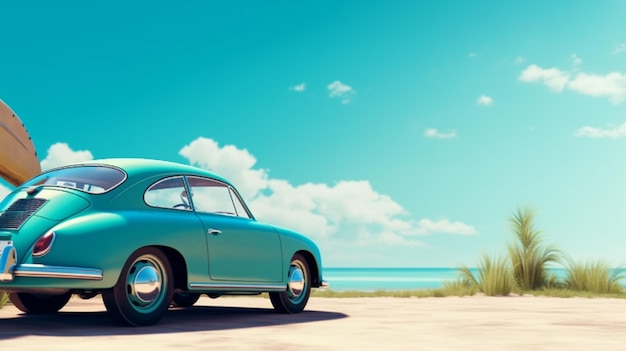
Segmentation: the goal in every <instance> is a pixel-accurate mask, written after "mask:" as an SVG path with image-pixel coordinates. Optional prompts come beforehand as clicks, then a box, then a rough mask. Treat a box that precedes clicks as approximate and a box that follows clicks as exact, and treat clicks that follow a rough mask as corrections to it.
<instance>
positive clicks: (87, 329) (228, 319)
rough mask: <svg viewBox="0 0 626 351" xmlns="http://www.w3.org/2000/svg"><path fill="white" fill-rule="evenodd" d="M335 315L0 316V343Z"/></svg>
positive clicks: (237, 310) (219, 310) (263, 311)
mask: <svg viewBox="0 0 626 351" xmlns="http://www.w3.org/2000/svg"><path fill="white" fill-rule="evenodd" d="M346 317H347V315H345V314H343V313H339V312H325V311H309V310H305V311H304V312H302V313H297V314H278V313H276V312H274V310H273V309H271V308H247V307H221V306H220V307H214V306H194V307H189V308H179V309H174V308H171V309H170V310H169V311H168V312H167V313H166V314H165V316H163V319H162V320H161V321H160V322H159V323H158V324H156V325H153V326H149V327H138V328H132V327H130V328H129V327H121V326H118V325H116V324H114V323H113V321H112V320H111V318H110V317H109V315H108V314H107V313H106V312H104V311H95V312H82V311H81V312H73V311H70V312H64V311H63V310H61V311H60V312H59V313H56V314H52V315H26V314H21V313H16V314H14V315H10V316H6V315H4V314H3V315H0V340H4V339H11V338H17V337H22V336H28V335H46V336H94V335H98V336H103V335H142V334H145V335H148V334H163V333H179V332H194V331H218V330H228V329H240V328H255V327H266V326H279V325H287V324H299V323H309V322H317V321H328V320H334V319H341V318H346Z"/></svg>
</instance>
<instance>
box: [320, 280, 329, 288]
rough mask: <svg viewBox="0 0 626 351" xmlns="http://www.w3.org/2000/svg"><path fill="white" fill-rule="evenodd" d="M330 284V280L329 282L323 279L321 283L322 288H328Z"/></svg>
mask: <svg viewBox="0 0 626 351" xmlns="http://www.w3.org/2000/svg"><path fill="white" fill-rule="evenodd" d="M329 286H330V284H328V282H327V281H325V280H322V284H320V288H322V289H326V288H328V287H329Z"/></svg>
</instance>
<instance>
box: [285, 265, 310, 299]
mask: <svg viewBox="0 0 626 351" xmlns="http://www.w3.org/2000/svg"><path fill="white" fill-rule="evenodd" d="M305 267H306V266H305V265H304V263H303V262H301V261H300V260H293V261H292V262H291V266H290V267H289V276H288V280H287V296H288V297H289V300H291V302H292V303H295V304H297V303H300V301H301V300H302V299H304V298H305V297H306V294H305V293H304V292H305V291H306V290H307V284H309V282H308V280H309V279H308V278H309V277H307V272H306V268H305Z"/></svg>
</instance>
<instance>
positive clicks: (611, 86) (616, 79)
mask: <svg viewBox="0 0 626 351" xmlns="http://www.w3.org/2000/svg"><path fill="white" fill-rule="evenodd" d="M568 88H569V89H571V90H574V91H577V92H579V93H581V94H584V95H590V96H594V97H608V98H609V100H611V102H612V103H614V104H618V103H620V102H622V100H624V96H625V95H626V75H624V74H621V73H617V72H612V73H609V74H607V75H605V76H601V75H596V74H587V73H580V74H578V75H576V78H574V79H573V80H571V81H570V82H569V84H568Z"/></svg>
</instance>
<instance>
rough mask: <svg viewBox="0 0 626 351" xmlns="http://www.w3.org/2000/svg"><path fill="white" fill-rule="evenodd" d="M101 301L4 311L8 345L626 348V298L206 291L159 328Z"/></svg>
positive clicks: (2, 338)
mask: <svg viewBox="0 0 626 351" xmlns="http://www.w3.org/2000/svg"><path fill="white" fill-rule="evenodd" d="M104 311H105V310H104V306H103V305H102V303H101V301H100V299H99V298H95V299H92V300H88V301H83V300H78V299H73V300H72V301H70V304H68V305H67V306H66V307H65V308H64V309H63V310H62V311H61V312H60V313H59V314H56V315H53V316H25V315H21V314H20V313H19V311H17V310H16V309H15V308H14V307H12V306H5V307H4V308H3V309H1V310H0V348H1V349H3V350H10V349H14V350H35V349H45V350H46V351H51V350H63V351H69V350H81V351H84V350H94V351H96V350H107V351H110V350H131V349H134V350H150V351H155V350H170V349H174V348H176V350H208V349H213V350H220V349H229V350H409V349H411V350H418V349H419V350H503V349H504V350H586V351H588V350H591V349H598V350H626V313H625V312H626V300H620V299H584V298H569V299H562V298H545V297H527V296H524V297H464V298H456V297H447V298H426V299H417V298H345V299H344V298H314V299H311V301H310V302H309V305H308V309H307V311H305V312H304V313H301V314H296V315H279V314H276V313H274V312H273V311H272V309H271V305H270V302H269V301H268V300H266V299H263V298H254V297H252V298H251V297H241V298H220V299H209V298H202V299H201V300H200V301H199V303H198V305H197V306H196V307H193V308H190V309H184V310H183V309H180V310H175V309H172V310H170V311H169V312H168V314H167V315H166V316H165V318H164V319H163V320H162V321H161V323H159V324H158V325H155V326H152V327H146V328H124V327H117V326H114V325H112V323H111V321H110V320H109V318H108V316H107V315H106V313H105V312H104Z"/></svg>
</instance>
